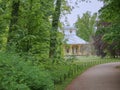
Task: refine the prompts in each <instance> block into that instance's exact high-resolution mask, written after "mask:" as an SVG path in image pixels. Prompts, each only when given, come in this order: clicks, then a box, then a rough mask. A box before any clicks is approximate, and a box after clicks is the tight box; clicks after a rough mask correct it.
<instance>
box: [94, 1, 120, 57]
mask: <svg viewBox="0 0 120 90" xmlns="http://www.w3.org/2000/svg"><path fill="white" fill-rule="evenodd" d="M103 1H104V7H103V8H102V9H101V10H100V11H99V14H100V15H99V18H100V20H99V25H98V26H99V28H98V30H97V32H102V31H103V30H105V32H104V33H103V34H102V36H101V40H100V41H101V42H105V43H106V45H105V47H104V48H103V49H102V50H103V52H106V53H107V54H108V55H110V56H112V57H114V58H115V57H119V56H120V39H119V38H120V37H119V34H120V33H119V32H120V31H119V28H120V27H119V25H120V20H119V18H120V16H119V15H120V11H119V9H120V7H119V6H120V1H119V0H116V1H115V0H103ZM101 23H102V24H101ZM100 34H101V33H99V34H97V35H100ZM95 38H96V37H95ZM100 41H99V42H100ZM116 41H117V42H116ZM95 43H97V42H96V41H95ZM102 44H103V43H101V44H100V45H102ZM97 49H98V48H97Z"/></svg>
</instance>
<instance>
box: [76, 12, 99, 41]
mask: <svg viewBox="0 0 120 90" xmlns="http://www.w3.org/2000/svg"><path fill="white" fill-rule="evenodd" d="M96 17H97V14H96V13H94V14H93V15H91V14H90V12H86V13H84V14H83V16H82V17H81V18H80V17H78V20H77V22H76V24H75V25H76V27H77V28H78V30H77V35H78V36H80V37H81V38H83V39H84V40H86V41H90V39H91V37H92V35H94V33H95V22H96Z"/></svg>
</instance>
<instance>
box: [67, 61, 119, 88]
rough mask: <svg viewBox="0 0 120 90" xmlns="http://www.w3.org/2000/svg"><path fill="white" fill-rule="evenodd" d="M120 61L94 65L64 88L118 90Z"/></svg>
mask: <svg viewBox="0 0 120 90" xmlns="http://www.w3.org/2000/svg"><path fill="white" fill-rule="evenodd" d="M116 66H120V62H116V63H107V64H101V65H97V66H94V67H92V68H90V69H88V70H87V71H85V72H84V73H83V74H82V75H80V76H78V77H77V78H76V79H74V80H73V81H72V82H71V84H70V85H68V86H67V87H66V89H65V90H120V69H118V68H116Z"/></svg>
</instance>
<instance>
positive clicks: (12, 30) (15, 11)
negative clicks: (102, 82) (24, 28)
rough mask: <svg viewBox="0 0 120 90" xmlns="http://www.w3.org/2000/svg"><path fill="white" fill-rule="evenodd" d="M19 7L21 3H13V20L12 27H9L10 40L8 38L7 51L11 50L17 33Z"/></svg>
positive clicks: (11, 21)
mask: <svg viewBox="0 0 120 90" xmlns="http://www.w3.org/2000/svg"><path fill="white" fill-rule="evenodd" d="M19 5H20V1H19V0H18V1H14V0H13V2H12V11H11V19H10V25H9V32H8V38H7V49H8V50H9V49H10V46H11V45H12V44H13V43H14V40H13V39H14V36H15V34H16V33H15V31H16V29H17V28H16V25H17V21H18V13H19Z"/></svg>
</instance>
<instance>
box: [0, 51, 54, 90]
mask: <svg viewBox="0 0 120 90" xmlns="http://www.w3.org/2000/svg"><path fill="white" fill-rule="evenodd" d="M0 90H54V84H53V81H52V79H51V76H50V74H49V73H48V72H47V71H45V69H44V68H40V67H38V66H34V65H32V63H31V62H30V61H29V62H28V61H24V60H23V59H22V58H20V57H19V56H18V55H16V54H8V53H0Z"/></svg>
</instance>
